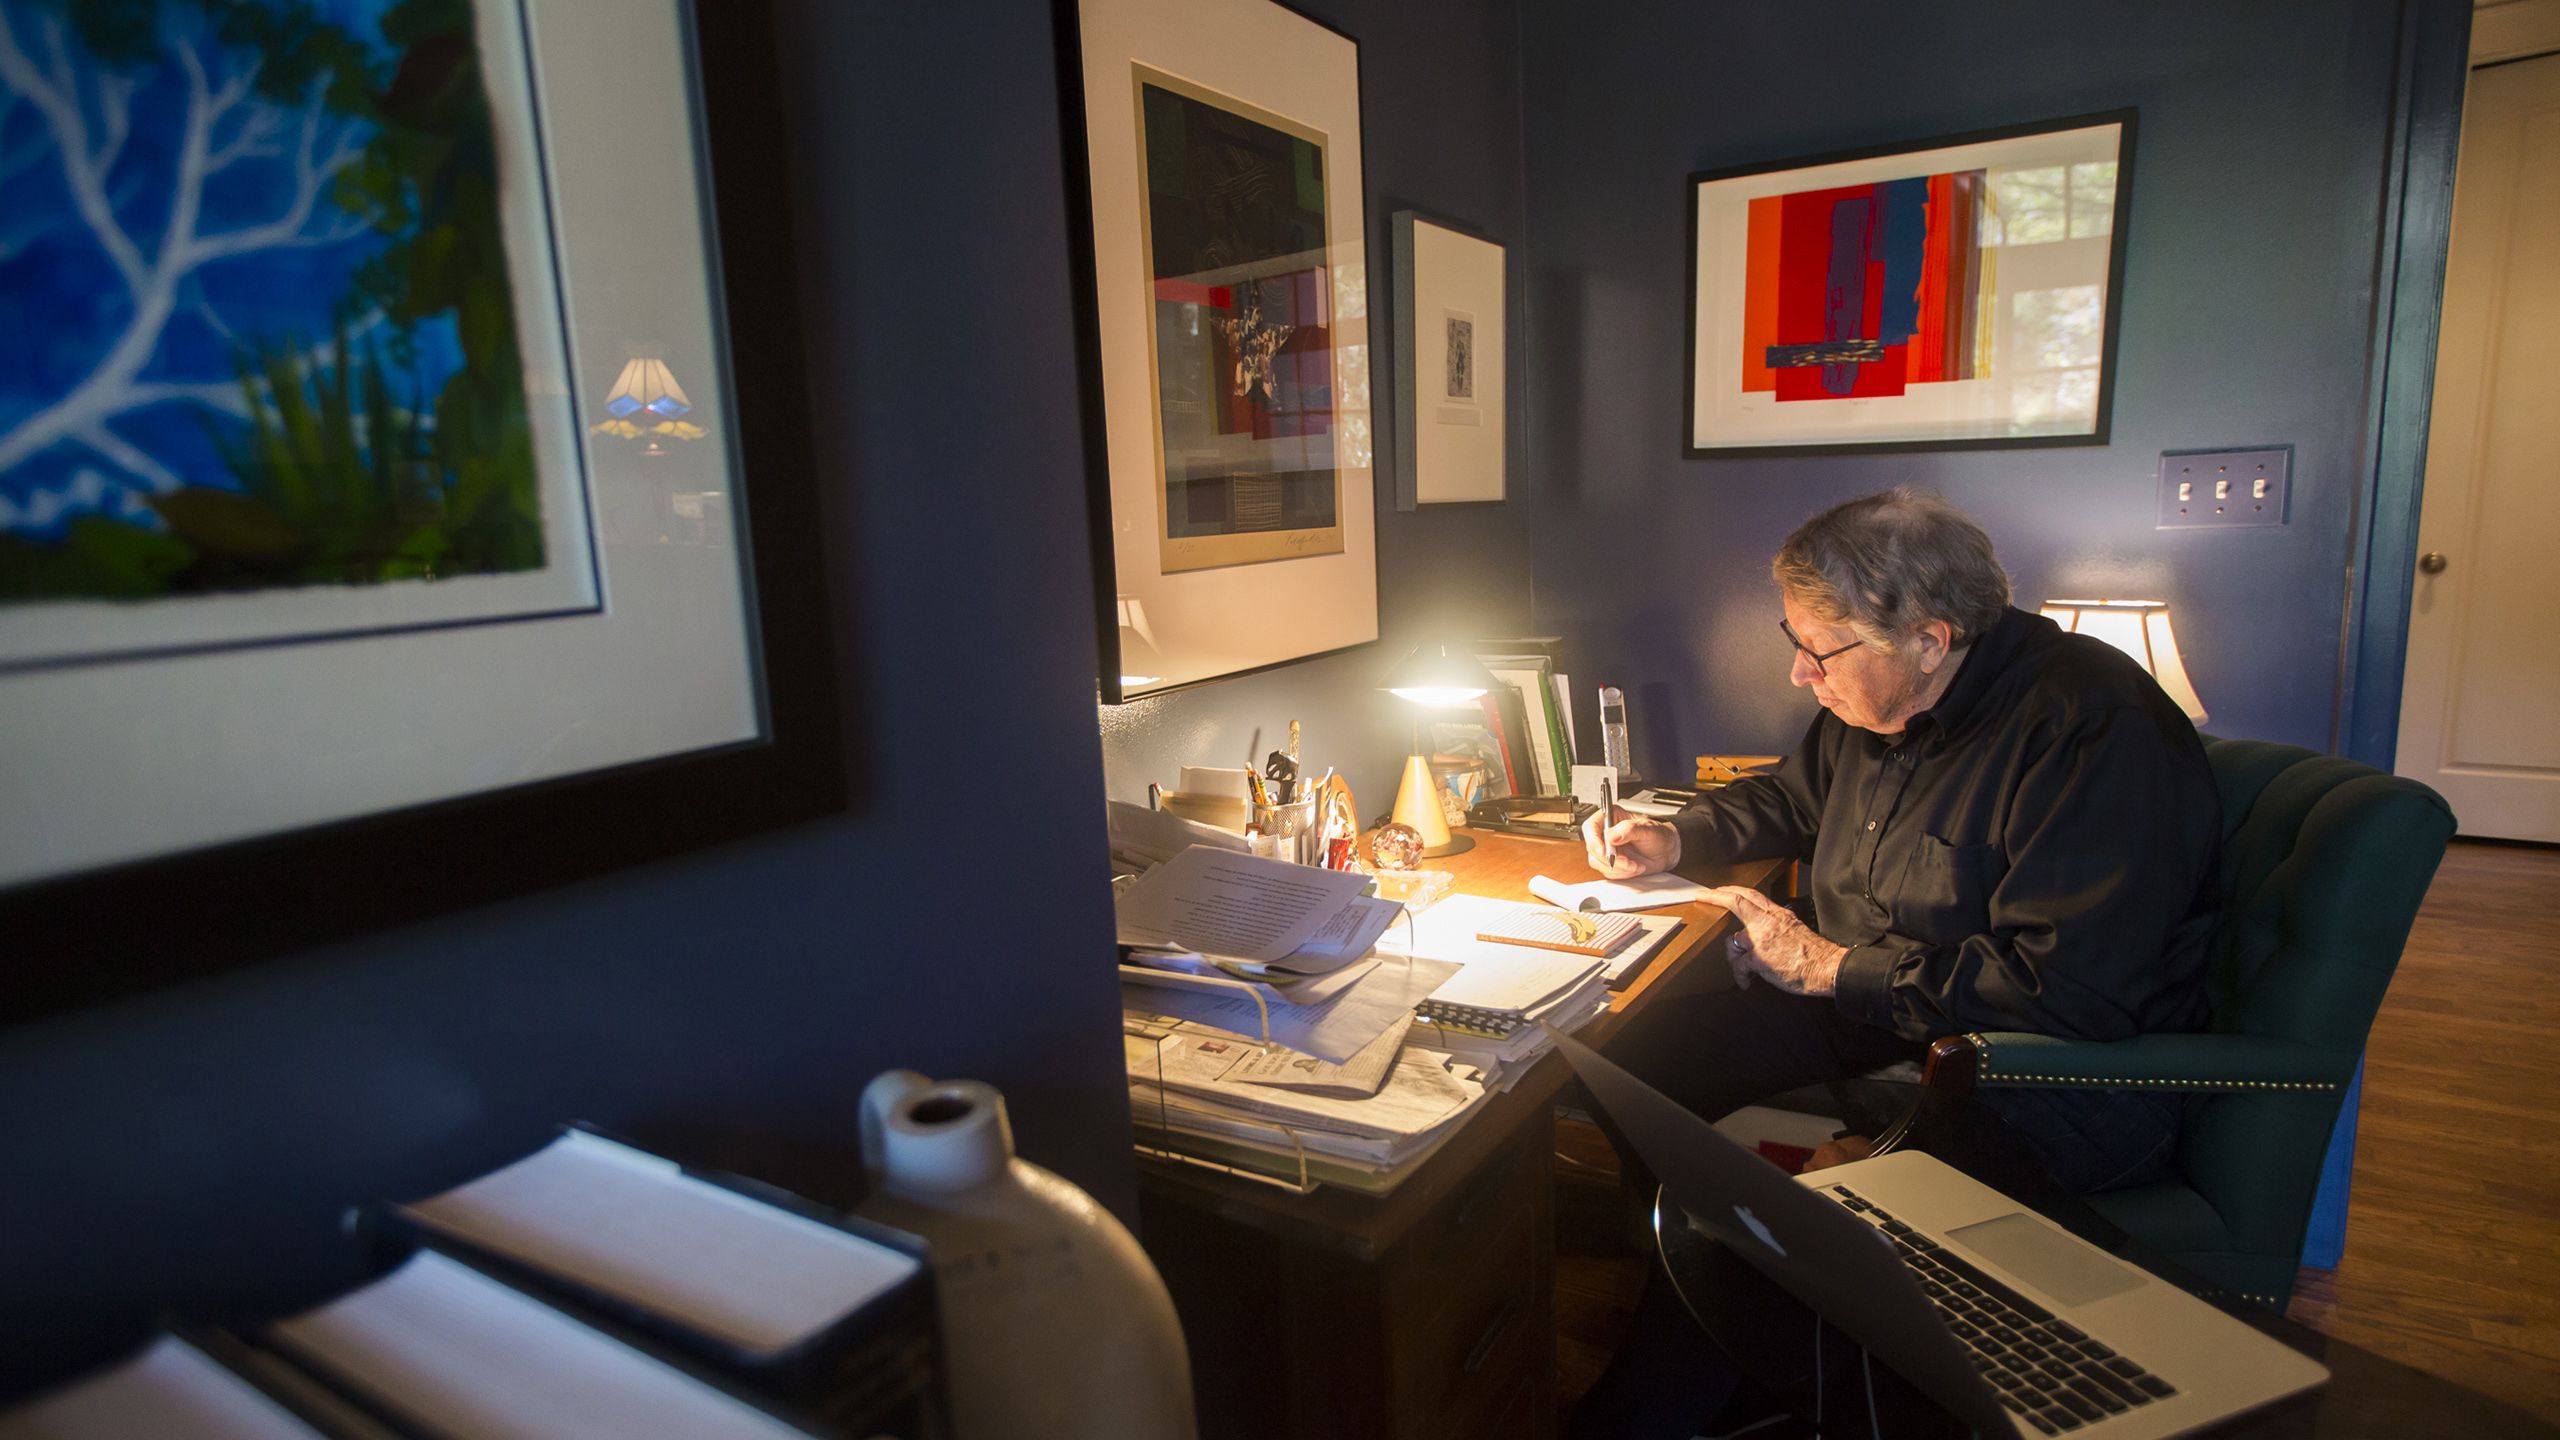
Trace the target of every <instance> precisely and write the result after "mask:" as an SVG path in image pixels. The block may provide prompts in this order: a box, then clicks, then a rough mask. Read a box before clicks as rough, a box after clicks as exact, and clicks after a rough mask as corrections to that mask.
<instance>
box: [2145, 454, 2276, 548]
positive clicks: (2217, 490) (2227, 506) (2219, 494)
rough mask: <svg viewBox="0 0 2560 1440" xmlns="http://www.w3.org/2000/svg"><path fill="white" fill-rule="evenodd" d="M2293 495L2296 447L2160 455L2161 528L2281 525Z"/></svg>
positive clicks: (2187, 528)
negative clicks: (2294, 453)
mask: <svg viewBox="0 0 2560 1440" xmlns="http://www.w3.org/2000/svg"><path fill="white" fill-rule="evenodd" d="M2292 495H2293V447H2292V446H2290V445H2263V446H2260V447H2258V448H2256V449H2253V450H2163V451H2161V452H2160V527H2159V528H2161V529H2163V530H2224V529H2230V528H2232V527H2235V526H2241V525H2281V524H2283V523H2284V519H2285V502H2286V501H2287V500H2289V499H2291V498H2292Z"/></svg>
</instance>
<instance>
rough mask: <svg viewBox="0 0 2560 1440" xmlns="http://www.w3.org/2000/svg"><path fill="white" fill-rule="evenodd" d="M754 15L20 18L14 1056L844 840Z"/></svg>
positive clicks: (4, 684)
mask: <svg viewBox="0 0 2560 1440" xmlns="http://www.w3.org/2000/svg"><path fill="white" fill-rule="evenodd" d="M768 28H769V15H768V13H767V5H766V4H765V3H764V0H749V3H744V4H732V3H729V0H721V3H719V4H716V5H706V6H704V7H703V8H702V10H701V11H700V12H699V13H697V12H696V10H695V9H694V8H693V7H692V6H690V5H687V4H684V3H680V0H645V3H624V0H467V3H455V4H449V5H420V4H417V3H414V0H337V3H333V4H331V5H329V6H326V7H320V8H314V7H312V6H308V5H304V4H300V3H297V0H235V3H230V4H225V5H215V6H199V5H191V4H174V3H171V4H142V5H136V6H122V7H103V6H82V5H72V6H68V7H61V6H16V5H12V6H9V7H8V8H7V9H6V10H5V11H0V154H5V155H6V156H7V157H8V159H9V163H8V164H7V165H6V166H5V167H0V214H6V215H7V216H8V217H9V220H8V224H9V227H10V235H9V238H8V242H7V243H6V244H5V246H0V328H5V329H6V330H7V332H8V333H9V334H11V335H12V336H15V337H21V341H20V343H13V345H12V347H11V349H12V351H13V352H14V353H13V354H12V355H11V356H10V357H9V358H8V359H6V360H0V735H5V736H7V737H8V739H7V743H8V746H9V749H10V758H9V763H7V764H6V765H0V929H5V930H6V931H7V933H8V934H9V935H10V937H11V939H10V942H9V944H8V945H7V946H6V947H5V948H6V952H7V954H6V959H5V960H0V1020H5V1019H15V1018H20V1017H23V1016H30V1015H35V1014H41V1013H45V1012H48V1011H53V1010H61V1009H66V1008H70V1007H73V1006H76V1005H81V1004H86V1003H91V1002H94V1001H98V1000H103V999H108V998H113V997H114V996H117V995H121V994H126V993H131V992H134V991H138V990H141V989H145V988H149V987H150V986H153V985H157V984H162V983H167V982H170V981H174V980H181V979H187V978H191V977H194V976H197V975H203V974H208V973H211V972H213V971H216V970H220V969H223V968H226V967H228V966H230V965H234V964H238V963H243V962H245V961H248V960H253V959H258V958H262V957H264V956H267V955H272V954H275V953H278V952H280V951H283V950H287V949H292V948H296V947H298V946H302V945H307V944H311V943H314V942H317V941H321V940H326V939H331V938H336V937H340V936H344V935H348V934H352V933H356V932H359V931H362V930H365V929H370V928H377V927H380V926H382V925H386V924H390V923H395V922H397V921H400V920H405V919H412V918H416V917H419V916H422V915H425V914H428V913H432V912H434V911H437V910H442V909H449V908H453V907H455V906H459V905H467V904H470V903H474V902H476V901H481V900H487V899H492V898H496V897H498V896H501V895H506V894H513V893H519V892H521V891H524V890H527V889H532V888H536V887H539V886H542V885H548V884H556V883H559V882H561V881H564V880H567V879H573V878H577V877H579V876H582V875H587V874H593V873H595V872H597V871H599V870H603V869H609V868H612V867H614V866H617V865H622V864H629V863H633V862H635V861H637V860H642V859H648V858H653V857H655V856H658V855H663V854H668V853H672V852H674V851H677V850H682V849H686V848H690V847H692V846H697V845H702V844H707V843H710V842H712V841H714V840H717V839H722V838H726V837H728V836H730V835H735V834H739V833H743V832H745V831H747V830H751V829H755V828H758V827H760V826H763V825H770V824H777V823H781V822H782V821H784V820H787V819H792V818H798V817H801V816H804V815H807V814H811V813H816V812H818V811H820V810H823V809H826V808H830V807H831V806H833V805H835V804H837V803H840V796H841V785H840V781H839V779H838V778H837V775H838V772H839V771H840V768H841V757H840V756H839V755H838V754H837V753H836V750H835V745H836V741H835V727H834V719H833V711H832V701H831V698H830V695H829V692H830V690H831V685H830V682H829V681H828V679H827V676H826V674H825V667H826V665H827V663H828V659H827V653H828V647H827V644H826V642H825V625H824V621H823V618H822V617H823V615H824V601H823V575H822V574H821V573H820V571H819V568H818V561H817V558H816V548H815V543H814V540H813V539H812V535H811V532H812V529H813V526H814V519H813V517H814V511H815V501H814V496H813V495H811V494H810V493H809V490H808V481H807V478H806V467H805V465H804V464H803V463H801V462H800V461H799V459H798V458H797V456H798V453H799V450H800V447H801V446H802V445H803V443H804V442H803V440H802V437H801V429H802V426H801V420H800V416H799V413H798V412H799V409H800V406H799V402H798V401H797V400H796V398H794V397H795V395H796V385H797V380H796V375H795V374H794V370H795V365H794V361H793V359H792V357H793V356H795V355H796V353H797V350H798V343H799V342H798V335H797V331H796V328H795V325H796V322H795V321H794V319H793V314H794V310H795V306H794V304H793V302H792V297H791V296H790V294H789V286H790V282H789V275H790V273H791V272H790V267H789V263H788V244H787V241H786V240H784V239H783V238H782V237H783V236H784V235H786V234H787V227H779V226H777V225H775V224H774V222H773V219H772V216H773V213H774V212H773V207H774V206H776V205H779V204H781V203H782V201H783V199H784V198H785V197H783V196H782V195H780V194H779V189H780V187H779V182H778V180H776V179H775V178H774V176H773V173H772V172H773V167H771V166H769V165H758V164H746V163H737V164H733V165H726V166H718V167H715V166H714V165H713V164H712V163H711V162H712V161H714V160H715V159H717V158H718V157H721V156H724V155H729V154H733V153H734V154H736V155H739V156H741V157H747V156H755V155H758V154H759V152H761V151H763V150H765V149H768V148H769V147H770V146H771V144H772V143H773V137H774V135H775V134H776V133H777V132H778V129H779V124H780V122H779V118H778V116H777V115H776V114H774V113H772V109H771V106H772V100H771V97H772V94H773V86H772V84H771V81H770V79H769V77H768V76H767V74H766V71H767V69H768V68H769V66H770V58H769V56H770V37H769V35H768V34H766V31H767V29H768ZM603 36H610V37H611V40H610V43H599V38H598V37H603ZM635 154H645V155H647V156H648V157H649V162H648V164H649V178H648V182H647V183H646V184H634V183H633V177H632V174H631V169H630V166H631V161H632V156H634V155H635ZM715 170H716V173H717V174H718V176H719V180H718V185H717V189H716V193H715V187H714V184H713V181H712V176H713V174H714V173H715ZM750 501H752V505H750V503H749V502H750ZM811 616H816V617H821V618H819V619H817V620H815V621H814V622H813V621H812V620H811V619H810V618H809V617H811ZM813 624H814V628H813Z"/></svg>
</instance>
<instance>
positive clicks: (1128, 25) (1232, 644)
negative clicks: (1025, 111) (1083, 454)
mask: <svg viewBox="0 0 2560 1440" xmlns="http://www.w3.org/2000/svg"><path fill="white" fill-rule="evenodd" d="M1078 29H1079V32H1080V41H1081V47H1082V56H1081V61H1082V70H1083V80H1084V85H1083V92H1084V95H1083V98H1084V114H1083V124H1084V131H1085V142H1086V154H1087V162H1088V174H1087V175H1086V176H1085V177H1081V178H1083V179H1084V180H1086V181H1087V182H1088V183H1089V185H1090V193H1091V196H1092V214H1093V241H1094V269H1095V291H1096V300H1097V306H1096V309H1097V315H1098V327H1097V329H1098V334H1097V336H1096V343H1097V345H1098V349H1099V354H1100V360H1101V374H1102V393H1101V395H1100V396H1099V397H1098V401H1099V405H1100V408H1101V415H1102V420H1103V432H1104V436H1105V446H1106V451H1107V456H1108V469H1109V498H1110V507H1111V533H1112V542H1113V555H1114V563H1113V581H1114V584H1115V588H1116V590H1117V592H1118V595H1119V596H1120V598H1121V599H1122V600H1124V601H1126V600H1136V601H1137V602H1139V605H1140V607H1141V609H1142V611H1143V613H1144V614H1145V615H1146V616H1147V617H1148V620H1149V622H1150V631H1151V637H1152V641H1153V645H1154V649H1155V651H1156V652H1157V656H1158V657H1159V658H1158V660H1157V661H1156V662H1155V663H1154V664H1153V665H1152V666H1151V667H1150V668H1154V669H1158V670H1160V671H1161V672H1162V673H1161V674H1158V675H1156V676H1154V677H1152V678H1150V679H1148V680H1147V681H1145V682H1144V683H1139V684H1131V685H1130V686H1128V687H1127V689H1126V691H1125V693H1124V694H1123V696H1122V698H1127V697H1128V696H1134V695H1138V694H1146V693H1153V692H1156V691H1160V690H1168V689H1173V688H1177V687H1179V686H1183V685H1189V684H1193V683H1196V682H1198V681H1201V680H1207V679H1212V678H1215V677H1217V676H1221V675H1230V674H1235V673H1237V672H1239V671H1245V670H1253V669H1258V668H1261V667H1263V666H1268V665H1273V664H1278V663H1280V662H1283V661H1287V660H1294V659H1299V658H1303V657H1305V656H1309V655H1317V654H1322V653H1324V652H1327V651H1330V650H1337V649H1342V648H1345V647H1348V646H1351V645H1357V644H1363V643H1366V642H1369V641H1373V640H1375V639H1376V638H1377V636H1378V600H1377V516H1376V512H1375V509H1374V503H1375V502H1374V489H1373V486H1374V460H1373V456H1372V453H1371V447H1372V444H1373V442H1372V438H1371V430H1370V421H1369V411H1370V404H1371V401H1370V378H1369V334H1368V329H1369V314H1368V282H1367V267H1366V261H1365V256H1364V252H1363V236H1364V234H1365V218H1364V217H1365V214H1366V211H1365V209H1364V205H1363V196H1362V190H1361V173H1362V172H1361V158H1360V157H1361V151H1360V87H1359V48H1358V46H1357V44H1356V43H1354V42H1353V41H1352V40H1351V39H1349V38H1348V37H1346V36H1343V35H1341V34H1338V33H1336V32H1334V31H1332V30H1330V29H1328V28H1326V27H1324V26H1323V25H1320V24H1318V23H1316V22H1314V21H1311V20H1308V19H1306V18H1305V17H1303V16H1301V15H1298V14H1297V13H1295V12H1294V11H1291V10H1289V9H1287V8H1285V7H1283V6H1281V5H1277V4H1274V3H1271V0H1081V3H1080V4H1079V5H1078ZM1150 76H1161V77H1170V78H1171V79H1173V80H1175V81H1177V82H1179V90H1180V91H1181V92H1182V93H1183V94H1184V95H1186V96H1191V97H1201V98H1203V99H1204V100H1205V101H1206V103H1212V104H1217V105H1219V106H1220V108H1223V109H1226V110H1228V111H1231V112H1232V113H1234V114H1236V115H1239V116H1243V117H1246V118H1247V119H1250V120H1254V121H1256V122H1257V123H1266V124H1272V128H1274V129H1280V130H1284V131H1285V132H1286V133H1288V134H1291V135H1294V136H1299V137H1302V138H1303V137H1314V143H1317V144H1319V145H1320V147H1321V153H1322V187H1321V188H1322V196H1323V200H1324V212H1325V218H1326V234H1325V237H1324V241H1325V250H1324V255H1323V269H1324V271H1325V273H1326V277H1327V281H1328V284H1327V287H1326V288H1327V290H1328V291H1329V294H1327V295H1326V296H1324V297H1322V301H1323V302H1325V303H1329V305H1330V312H1329V313H1328V314H1327V315H1326V316H1325V317H1324V318H1325V323H1326V324H1327V325H1328V327H1329V330H1330V334H1331V370H1330V384H1331V388H1332V394H1331V397H1330V407H1331V412H1332V413H1331V419H1330V438H1331V441H1332V464H1333V466H1334V469H1335V474H1336V478H1337V489H1336V492H1335V499H1334V506H1335V516H1336V520H1337V522H1338V523H1337V524H1336V525H1335V526H1334V527H1332V528H1331V529H1330V530H1326V531H1310V532H1307V533H1308V534H1309V537H1310V538H1309V540H1308V543H1307V545H1306V547H1305V552H1303V553H1302V552H1293V551H1291V550H1290V549H1288V548H1285V547H1284V548H1282V549H1280V550H1278V551H1275V552H1273V553H1272V554H1270V555H1267V556H1263V555H1256V556H1254V557H1253V558H1251V559H1250V560H1248V561H1245V562H1243V563H1209V564H1205V565H1200V566H1198V567H1197V568H1183V567H1184V566H1185V565H1187V564H1188V563H1189V562H1188V561H1187V560H1186V559H1184V557H1183V555H1182V553H1181V552H1182V551H1183V549H1184V548H1185V547H1183V546H1181V545H1178V544H1169V543H1168V536H1167V533H1166V528H1167V521H1166V506H1167V500H1166V493H1165V492H1166V491H1167V489H1168V480H1167V475H1168V471H1167V469H1166V466H1167V458H1166V456H1165V455H1164V453H1163V452H1162V450H1161V448H1160V447H1161V446H1162V445H1163V443H1164V440H1163V436H1164V433H1165V431H1164V413H1163V408H1162V399H1163V392H1162V390H1161V389H1160V386H1159V380H1158V373H1157V361H1158V340H1159V339H1160V338H1161V337H1159V336H1158V335H1157V334H1156V333H1155V332H1156V323H1155V321H1156V314H1155V311H1156V293H1155V292H1156V285H1155V276H1154V275H1153V274H1152V273H1151V270H1150V266H1151V264H1152V263H1153V257H1152V255H1151V248H1150V239H1151V236H1150V233H1149V231H1148V229H1147V216H1148V208H1147V199H1148V197H1147V194H1146V192H1145V188H1144V186H1145V179H1144V176H1143V174H1142V169H1143V164H1144V158H1145V139H1144V136H1143V135H1142V133H1141V125H1140V119H1139V114H1140V105H1141V104H1142V103H1143V101H1142V98H1141V96H1140V94H1139V87H1140V86H1141V85H1143V84H1150V83H1154V82H1153V81H1151V80H1150V79H1149V77H1150ZM1273 122H1277V123H1273ZM1075 178H1077V177H1071V179H1070V183H1074V180H1075ZM1210 278H1212V279H1214V278H1216V277H1210ZM1237 380H1238V383H1246V382H1245V380H1244V378H1243V377H1237ZM1176 458H1177V459H1178V458H1179V457H1176ZM1119 688H1120V687H1118V686H1112V687H1110V690H1107V691H1106V693H1111V691H1112V690H1118V689H1119Z"/></svg>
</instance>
